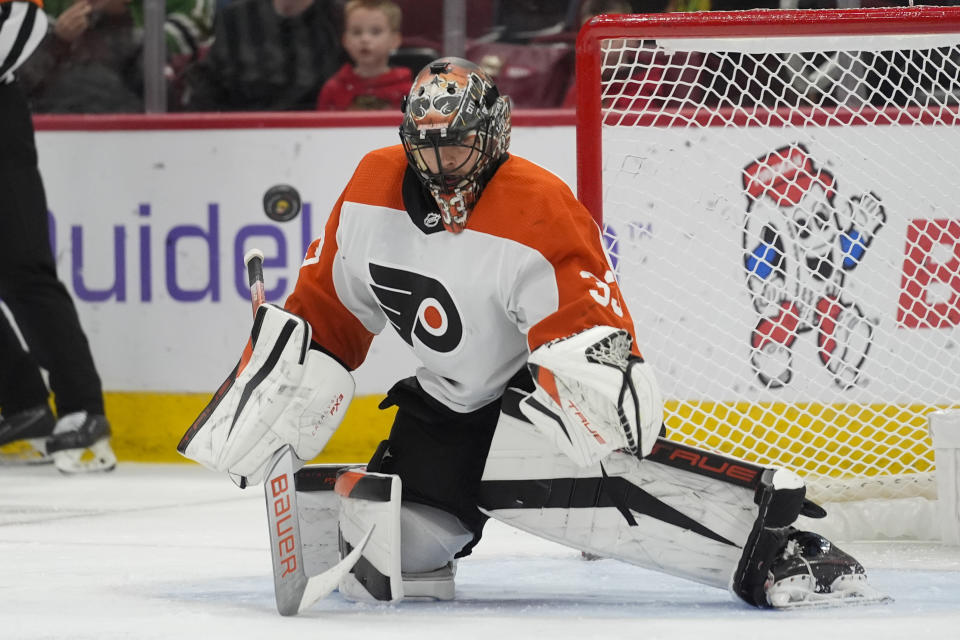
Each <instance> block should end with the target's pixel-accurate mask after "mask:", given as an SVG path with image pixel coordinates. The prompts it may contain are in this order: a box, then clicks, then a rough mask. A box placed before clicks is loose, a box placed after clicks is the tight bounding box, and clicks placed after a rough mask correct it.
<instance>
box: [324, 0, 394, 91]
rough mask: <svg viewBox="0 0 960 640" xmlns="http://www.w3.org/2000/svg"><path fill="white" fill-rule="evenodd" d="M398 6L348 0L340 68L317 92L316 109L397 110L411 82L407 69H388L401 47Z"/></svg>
mask: <svg viewBox="0 0 960 640" xmlns="http://www.w3.org/2000/svg"><path fill="white" fill-rule="evenodd" d="M400 20H401V12H400V7H398V6H397V5H396V4H395V3H393V2H391V1H390V0H350V1H349V2H347V4H346V6H345V7H344V22H345V25H344V32H343V48H344V49H345V50H346V52H347V53H348V54H349V55H350V59H351V60H353V64H345V65H343V66H342V67H341V68H340V70H339V71H337V73H335V74H334V75H333V76H332V77H331V78H330V79H329V80H327V82H326V83H325V84H324V85H323V87H322V88H321V89H320V95H319V96H318V98H317V109H321V110H344V109H399V108H400V100H401V99H402V98H403V96H405V95H406V93H407V91H408V90H409V89H410V82H411V80H412V78H411V73H410V70H409V69H407V68H406V67H391V66H390V54H391V53H392V52H393V51H394V50H396V48H397V47H399V46H400V40H401V38H400Z"/></svg>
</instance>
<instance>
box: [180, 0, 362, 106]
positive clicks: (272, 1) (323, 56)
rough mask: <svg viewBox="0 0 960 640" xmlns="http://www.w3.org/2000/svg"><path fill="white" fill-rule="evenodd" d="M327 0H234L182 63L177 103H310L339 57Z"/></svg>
mask: <svg viewBox="0 0 960 640" xmlns="http://www.w3.org/2000/svg"><path fill="white" fill-rule="evenodd" d="M338 23H339V20H338V19H337V11H336V7H335V5H334V3H333V2H332V0H235V2H232V3H230V4H228V5H225V6H223V7H222V8H221V9H220V12H219V13H218V14H217V16H216V19H215V21H214V36H213V44H212V46H211V47H210V50H209V52H208V53H207V55H206V56H205V57H204V58H203V59H201V60H200V61H199V62H196V63H194V64H193V65H191V66H190V67H188V69H187V71H186V73H185V76H184V81H185V88H184V90H183V97H182V99H181V106H182V108H184V109H187V110H196V111H257V110H261V111H291V110H312V109H314V108H315V106H316V100H317V93H318V92H319V91H320V87H321V86H322V85H323V83H324V81H326V80H327V78H329V77H330V76H331V75H333V73H334V71H335V70H336V69H337V67H339V66H340V64H341V62H342V56H343V53H342V50H341V48H340V41H339V37H338V34H337V27H336V25H337V24H338Z"/></svg>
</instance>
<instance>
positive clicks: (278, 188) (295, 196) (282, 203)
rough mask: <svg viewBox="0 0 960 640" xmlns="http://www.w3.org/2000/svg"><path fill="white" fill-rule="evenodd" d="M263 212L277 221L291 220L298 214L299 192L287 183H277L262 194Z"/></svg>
mask: <svg viewBox="0 0 960 640" xmlns="http://www.w3.org/2000/svg"><path fill="white" fill-rule="evenodd" d="M263 212H264V213H266V214H267V217H268V218H270V219H271V220H276V221H277V222H287V221H289V220H293V219H294V218H296V217H297V216H298V215H299V214H300V194H299V193H298V192H297V190H296V189H294V188H293V187H291V186H290V185H288V184H278V185H274V186H272V187H270V188H269V189H267V192H266V193H264V194H263Z"/></svg>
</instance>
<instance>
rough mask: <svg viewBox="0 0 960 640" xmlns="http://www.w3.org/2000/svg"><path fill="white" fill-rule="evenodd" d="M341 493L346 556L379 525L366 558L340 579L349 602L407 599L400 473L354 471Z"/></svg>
mask: <svg viewBox="0 0 960 640" xmlns="http://www.w3.org/2000/svg"><path fill="white" fill-rule="evenodd" d="M336 492H337V495H338V496H339V497H340V516H339V526H340V557H341V558H343V557H346V555H347V554H348V553H350V551H352V550H353V548H354V547H355V546H356V545H357V544H358V543H359V541H360V540H361V539H362V537H363V536H364V535H365V534H366V532H367V531H368V530H369V529H370V527H371V525H372V526H373V535H372V536H371V537H370V541H369V542H368V543H367V546H366V548H365V549H364V550H363V554H362V555H361V556H360V560H359V561H358V562H357V564H356V565H355V566H354V567H353V569H352V570H351V571H350V573H348V574H347V576H346V577H345V578H344V579H343V580H341V582H340V593H342V594H343V595H344V597H346V598H347V599H349V600H359V601H366V602H369V601H396V600H401V599H402V598H403V581H402V577H401V573H400V477H399V476H396V475H391V474H384V473H371V472H368V471H364V470H351V471H347V472H345V473H343V474H341V475H340V477H339V478H338V479H337V486H336Z"/></svg>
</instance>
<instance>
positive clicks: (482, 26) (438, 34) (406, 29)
mask: <svg viewBox="0 0 960 640" xmlns="http://www.w3.org/2000/svg"><path fill="white" fill-rule="evenodd" d="M395 2H396V3H397V5H398V6H399V7H400V9H401V10H402V11H403V28H402V32H403V46H404V47H430V48H433V49H437V50H439V51H442V50H443V4H444V0H395ZM465 4H466V5H467V39H468V40H472V39H475V38H480V37H482V36H484V35H486V34H487V33H489V32H490V30H491V29H492V28H493V18H494V9H495V2H494V0H470V2H467V3H465Z"/></svg>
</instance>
